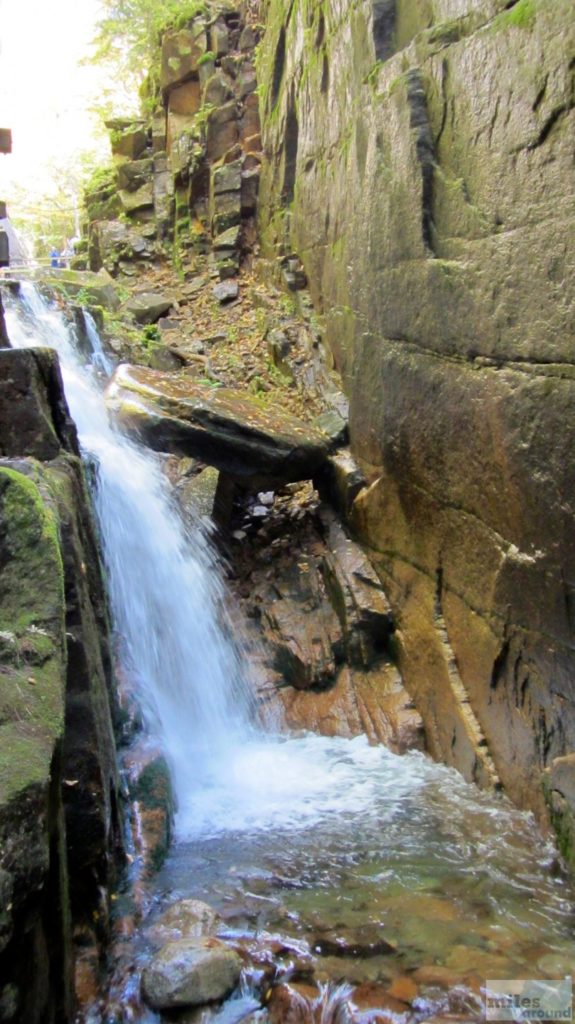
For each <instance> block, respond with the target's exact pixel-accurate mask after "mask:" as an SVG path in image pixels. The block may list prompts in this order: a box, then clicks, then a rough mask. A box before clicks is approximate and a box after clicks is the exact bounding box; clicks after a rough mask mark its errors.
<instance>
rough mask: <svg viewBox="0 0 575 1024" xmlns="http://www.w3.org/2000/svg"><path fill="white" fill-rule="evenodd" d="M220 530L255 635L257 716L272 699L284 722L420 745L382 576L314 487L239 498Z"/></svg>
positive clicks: (394, 745) (395, 745) (271, 708)
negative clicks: (396, 660)
mask: <svg viewBox="0 0 575 1024" xmlns="http://www.w3.org/2000/svg"><path fill="white" fill-rule="evenodd" d="M228 530H229V533H228V537H229V541H228V558H229V560H230V565H231V570H232V574H233V577H232V579H231V581H230V582H231V586H232V587H233V589H234V590H235V591H236V593H237V594H238V595H239V597H240V601H241V605H242V608H243V610H244V614H245V615H246V617H247V619H248V621H251V622H252V623H253V627H252V632H253V635H254V637H256V636H257V637H258V643H257V644H255V650H254V657H255V658H257V659H258V661H259V666H260V667H259V669H258V676H260V677H261V690H260V692H259V698H260V701H261V709H262V715H263V717H264V720H266V721H268V720H269V721H270V722H271V721H273V718H274V715H275V714H276V712H277V707H278V701H279V706H280V707H281V713H282V718H283V719H284V721H285V724H286V725H287V726H289V727H290V728H292V729H296V730H298V729H310V730H312V731H314V732H317V733H319V734H322V735H326V736H347V737H352V736H358V735H361V734H366V735H367V736H368V737H369V738H370V740H371V741H372V742H383V743H385V744H386V746H388V747H389V748H390V749H391V750H394V751H397V752H399V753H402V752H404V751H405V750H408V749H413V748H416V749H421V748H422V747H423V745H424V736H423V728H422V723H421V719H420V716H419V714H418V713H417V711H416V709H415V707H414V705H413V702H412V700H411V698H410V697H409V695H408V694H407V693H406V691H405V689H404V687H403V683H402V680H401V676H400V675H399V672H398V670H397V668H396V666H395V664H394V661H393V651H394V640H393V635H394V632H395V624H394V621H393V616H392V614H391V610H390V607H389V604H388V602H387V599H386V597H385V593H384V591H383V588H382V586H381V583H380V582H379V580H378V578H377V577H376V575H375V573H374V571H373V569H372V567H371V564H370V562H369V561H368V559H367V557H366V555H365V553H364V552H363V551H362V549H361V548H360V547H359V545H358V544H356V543H355V542H354V541H353V540H352V539H351V538H350V537H349V536H348V535H347V534H346V533H345V530H344V529H343V527H342V526H341V525H340V524H339V522H338V520H337V519H336V517H335V515H334V514H333V512H332V511H330V509H329V508H328V507H327V506H325V505H323V504H322V503H321V500H320V497H319V495H318V493H317V492H316V491H315V490H314V488H313V486H312V485H311V484H310V483H307V484H304V485H299V486H298V485H295V484H294V485H291V486H290V487H289V488H287V489H285V490H280V491H278V492H272V491H269V492H259V493H258V494H257V495H255V496H253V497H252V498H250V499H248V500H247V502H246V500H245V498H242V497H241V496H240V497H239V498H238V499H237V502H236V505H235V507H234V510H233V512H232V519H231V523H230V525H229V527H228ZM262 643H263V647H262V646H261V645H262Z"/></svg>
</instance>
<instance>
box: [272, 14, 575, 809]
mask: <svg viewBox="0 0 575 1024" xmlns="http://www.w3.org/2000/svg"><path fill="white" fill-rule="evenodd" d="M574 54H575V25H574V23H573V17H572V9H571V4H570V2H569V0H556V2H554V3H553V4H548V3H544V2H542V0H517V2H515V3H511V4H509V3H505V2H504V0H483V2H480V3H472V2H471V0H416V2H407V0H395V2H393V0H360V2H359V3H358V4H354V5H351V4H348V3H346V2H345V0H326V3H324V4H322V5H319V4H317V5H315V4H311V3H307V2H306V0H296V2H295V3H294V4H292V5H291V6H290V7H289V8H286V5H284V4H283V3H280V2H279V0H272V2H271V4H270V8H269V14H268V24H267V30H266V35H265V38H264V41H263V43H262V46H261V49H260V57H259V64H258V77H259V82H260V86H259V92H260V98H261V108H262V109H261V113H262V122H263V124H262V128H263V144H264V151H265V153H266V154H267V156H268V160H267V163H266V165H265V167H264V169H263V171H262V182H261V187H260V219H261V227H262V232H263V238H264V241H265V244H266V247H267V250H268V252H273V251H275V252H276V253H277V254H279V255H281V254H282V252H284V251H288V250H289V249H295V250H296V251H297V252H298V254H299V255H300V257H301V259H302V261H303V264H304V267H305V271H306V273H307V276H308V280H309V284H310V288H311V290H312V294H313V297H314V301H315V304H316V307H317V308H318V310H319V311H320V312H322V313H323V315H324V321H325V329H326V333H327V336H328V340H329V342H330V344H331V348H332V351H333V353H334V358H335V362H336V364H337V366H338V368H339V369H340V370H341V371H342V373H343V376H344V380H345V381H346V385H347V390H348V393H349V397H350V403H351V414H350V430H351V442H352V449H353V451H354V454H355V456H356V458H357V459H358V461H359V462H360V464H361V467H362V469H363V471H364V474H365V476H366V478H367V481H368V485H367V487H365V488H364V489H363V490H362V491H361V492H360V493H359V495H358V496H357V497H356V499H355V501H354V503H353V507H352V510H351V517H352V520H353V522H354V525H355V527H356V529H357V531H358V532H359V533H360V534H361V536H362V537H363V539H364V540H365V541H366V542H367V543H368V545H369V546H370V548H371V551H372V555H373V559H374V562H375V564H376V566H377V568H378V571H379V573H380V575H381V578H382V579H383V581H384V583H385V585H386V589H387V592H388V595H389V598H390V600H391V603H392V606H393V608H394V612H395V615H396V618H397V621H398V624H399V631H398V633H399V639H400V644H399V647H400V667H401V670H402V673H403V676H404V679H405V682H406V684H407V686H408V688H409V689H410V691H411V693H412V694H413V696H414V698H415V700H416V702H417V705H418V707H419V709H420V711H421V712H422V714H423V716H424V720H425V724H426V727H427V734H428V737H429V742H430V744H431V747H432V749H433V751H434V753H435V754H436V756H438V757H441V758H443V759H444V760H446V761H448V762H449V763H452V764H454V765H456V766H457V767H459V768H460V769H461V770H462V771H463V772H464V773H465V774H466V776H467V777H469V778H476V779H478V780H480V781H484V782H486V783H488V782H493V781H496V780H497V779H499V780H500V781H501V782H502V783H503V785H504V787H505V788H506V789H507V790H508V792H509V793H510V795H511V796H512V797H513V798H514V799H515V800H517V801H518V802H520V803H521V804H523V805H525V806H529V807H533V808H535V809H536V810H538V811H542V809H543V787H542V784H541V780H542V771H543V770H544V769H545V768H546V767H549V766H551V765H552V762H553V761H554V759H555V758H558V757H561V756H564V755H567V754H569V753H570V751H572V750H573V748H574V746H575V703H574V698H575V691H574V684H573V679H574V668H575V658H574V654H573V626H574V615H575V613H574V607H575V605H574V600H575V599H574V586H575V546H574V545H573V540H572V538H573V494H574V493H575V491H574V485H575V460H574V456H573V451H574V446H573V435H574V422H573V413H572V411H571V410H572V408H573V397H574V390H575V381H574V378H575V367H574V364H573V344H572V343H573V329H574V323H575V318H574V298H573V292H574V290H573V264H572V259H570V257H569V255H568V237H569V234H570V233H571V234H572V231H573V219H574V206H573V131H574V127H575V125H574V122H575V112H574V109H573V107H574V102H575V83H574ZM563 763H564V762H562V764H563ZM565 771H566V770H565ZM563 789H564V790H565V792H568V791H572V787H571V790H570V789H569V786H567V785H563ZM562 799H563V796H562ZM567 803H568V801H567V802H566V800H565V799H563V804H564V805H565V806H567ZM566 813H568V812H566Z"/></svg>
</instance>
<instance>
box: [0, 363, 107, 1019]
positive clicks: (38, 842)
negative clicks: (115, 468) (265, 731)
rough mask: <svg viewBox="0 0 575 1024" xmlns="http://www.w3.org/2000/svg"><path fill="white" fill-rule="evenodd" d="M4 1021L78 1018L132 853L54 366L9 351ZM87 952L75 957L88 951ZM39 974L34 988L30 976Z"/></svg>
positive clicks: (0, 552) (101, 599)
mask: <svg viewBox="0 0 575 1024" xmlns="http://www.w3.org/2000/svg"><path fill="white" fill-rule="evenodd" d="M0 389H1V391H2V400H1V401H0V408H1V409H2V415H3V416H4V417H6V420H5V425H4V427H3V429H2V431H1V433H2V438H3V446H2V458H1V459H0V561H1V563H2V586H1V588H0V676H1V678H2V686H1V695H0V734H1V736H0V751H1V753H0V888H1V891H2V896H3V898H2V901H1V902H2V913H1V914H0V977H1V979H2V980H1V982H0V1006H1V1008H2V1009H1V1011H0V1013H1V1014H2V1015H3V1019H5V1020H18V1021H20V1020H21V1021H26V1022H30V1024H40V1022H41V1021H45V1020H47V1019H62V1020H67V1019H69V1018H70V1016H71V1013H72V1007H73V1004H74V994H73V990H74V955H75V952H74V946H75V942H76V940H77V938H78V936H79V935H80V934H82V935H83V936H84V941H88V942H89V943H90V944H91V945H92V946H93V947H94V948H95V949H96V950H97V949H98V948H100V949H101V948H102V946H103V944H104V943H105V941H106V939H107V937H108V914H109V908H110V897H109V887H110V886H111V884H113V881H114V861H113V858H114V855H115V854H116V853H118V852H119V850H120V847H121V842H120V829H119V821H118V814H117V797H118V781H117V771H116V763H115V747H114V739H113V731H112V713H113V710H114V702H113V697H112V689H111V663H110V653H109V647H108V644H109V638H108V620H107V606H106V600H105V596H104V588H103V583H102V578H101V572H100V565H99V560H98V555H97V549H96V542H95V535H94V530H93V524H92V519H91V512H90V509H89V503H88V498H87V493H86V488H85V482H84V478H83V472H82V469H81V466H80V463H79V459H78V456H77V451H78V449H77V440H76V433H75V429H74V427H73V425H72V423H71V420H70V418H69V414H68V409H67V405H66V402H65V398H64V394H63V391H62V383H61V378H60V374H59V370H58V364H57V360H56V359H55V355H54V353H53V352H52V351H50V350H44V349H30V350H24V351H22V350H3V351H1V352H0ZM76 951H77V950H76ZM31 962H33V963H34V964H35V970H34V976H33V979H31V977H30V970H29V965H30V963H31Z"/></svg>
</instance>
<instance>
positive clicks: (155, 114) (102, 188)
mask: <svg viewBox="0 0 575 1024" xmlns="http://www.w3.org/2000/svg"><path fill="white" fill-rule="evenodd" d="M199 6H200V7H201V10H200V9H199V8H198V13H197V15H196V16H195V17H193V18H190V19H188V20H187V21H185V22H182V23H179V24H178V25H177V26H176V27H173V28H168V29H167V30H166V31H165V32H164V33H163V35H162V38H161V40H160V45H159V52H158V61H157V65H156V66H155V67H152V68H150V70H149V75H148V78H147V80H146V84H145V88H144V90H143V92H144V104H143V105H144V108H145V110H146V114H145V116H143V117H141V118H137V119H134V118H116V119H114V120H111V121H109V122H107V124H106V126H107V128H108V129H109V132H110V141H111V148H112V157H113V165H112V166H111V167H110V168H108V169H102V170H99V171H98V172H97V173H96V175H95V176H94V178H93V181H92V183H91V185H90V186H89V188H88V190H87V192H86V195H85V206H86V215H87V220H88V225H87V235H88V237H87V239H86V240H85V244H84V249H85V250H86V251H87V258H88V259H89V263H90V266H91V268H92V269H93V270H99V269H100V268H101V267H104V268H105V269H106V270H107V271H109V273H111V274H112V275H113V276H114V277H116V276H122V275H125V276H126V277H128V278H129V277H134V276H136V275H137V269H138V268H137V266H136V265H135V264H137V263H139V264H140V265H144V266H145V264H146V263H149V262H150V261H153V260H155V259H157V258H159V257H162V256H166V255H169V256H171V258H172V259H173V260H174V263H175V265H176V266H179V267H180V269H181V268H182V266H183V264H184V263H186V264H187V265H189V264H190V263H193V260H194V257H195V256H197V255H204V254H206V253H208V252H209V253H212V252H213V265H214V270H215V272H216V273H217V275H218V276H219V278H220V280H221V281H222V283H223V282H226V281H230V280H232V279H234V278H235V277H236V275H237V273H238V270H239V261H240V255H241V253H242V252H246V251H250V250H251V247H252V245H253V243H254V240H255V230H254V213H255V209H256V201H257V193H258V185H259V174H260V162H261V139H260V134H259V129H260V124H259V115H258V98H257V95H256V92H255V89H256V77H255V69H254V63H253V50H254V47H255V45H256V42H257V38H258V34H257V31H256V29H255V28H254V27H253V26H252V25H250V23H249V17H246V14H244V12H243V11H242V10H241V5H238V6H237V7H236V5H233V4H232V5H230V4H229V3H220V2H219V0H211V2H210V3H209V4H206V5H199ZM247 15H249V11H248V12H247ZM120 217H121V219H120ZM74 265H75V266H76V267H77V268H78V269H83V268H84V267H85V265H86V255H85V254H82V255H81V257H80V258H79V259H78V260H76V261H75V264H74ZM225 287H226V289H228V290H229V289H230V288H231V287H232V286H231V285H226V286H225ZM236 291H237V289H236ZM228 297H235V295H233V296H232V295H229V296H228Z"/></svg>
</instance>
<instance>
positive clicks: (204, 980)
mask: <svg viewBox="0 0 575 1024" xmlns="http://www.w3.org/2000/svg"><path fill="white" fill-rule="evenodd" d="M241 968H242V961H241V959H240V957H239V956H238V954H237V953H236V952H234V950H233V949H229V947H228V946H226V945H224V943H223V942H218V940H217V939H179V940H177V941H175V942H168V943H167V944H166V945H165V946H164V947H163V948H162V949H161V950H160V952H159V953H157V955H156V956H155V957H154V958H153V959H152V961H151V962H150V963H149V964H148V966H147V967H146V969H145V971H144V973H143V975H142V995H143V997H144V999H145V1000H146V1002H147V1003H148V1005H149V1006H151V1007H152V1009H154V1010H167V1009H170V1008H171V1007H177V1006H202V1005H203V1004H204V1003H211V1002H214V1001H215V1000H217V999H224V998H225V996H227V995H229V993H230V992H231V991H232V989H233V988H235V986H236V985H237V983H238V981H239V977H240V972H241Z"/></svg>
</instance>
